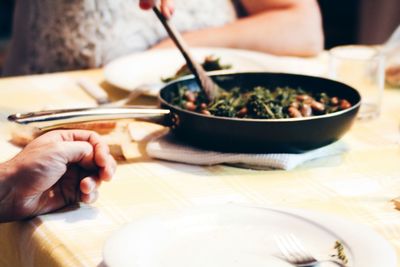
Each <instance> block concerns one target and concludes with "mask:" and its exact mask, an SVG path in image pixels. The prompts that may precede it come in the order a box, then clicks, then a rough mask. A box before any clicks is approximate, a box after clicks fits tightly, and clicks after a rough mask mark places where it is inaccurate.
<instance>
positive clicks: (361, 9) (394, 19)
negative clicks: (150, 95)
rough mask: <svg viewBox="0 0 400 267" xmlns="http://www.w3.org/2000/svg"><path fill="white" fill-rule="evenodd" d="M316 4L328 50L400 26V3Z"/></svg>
mask: <svg viewBox="0 0 400 267" xmlns="http://www.w3.org/2000/svg"><path fill="white" fill-rule="evenodd" d="M14 1H16V0H0V69H1V65H2V63H3V61H4V54H5V51H6V48H7V43H8V40H9V38H10V35H11V27H12V10H13V5H14ZM55 1H57V0H55ZM319 4H320V6H321V11H322V15H323V19H324V31H325V38H326V40H325V48H327V49H329V48H331V47H333V46H336V45H340V44H350V43H363V44H379V43H382V42H384V41H385V40H386V39H387V38H388V36H389V35H390V33H391V32H393V30H394V29H395V28H396V27H397V25H399V24H400V0H319Z"/></svg>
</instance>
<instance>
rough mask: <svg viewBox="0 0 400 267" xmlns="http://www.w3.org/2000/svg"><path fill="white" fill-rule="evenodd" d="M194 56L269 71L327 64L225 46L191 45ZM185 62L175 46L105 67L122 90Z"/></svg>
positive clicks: (305, 70) (154, 80) (312, 70)
mask: <svg viewBox="0 0 400 267" xmlns="http://www.w3.org/2000/svg"><path fill="white" fill-rule="evenodd" d="M191 50H192V53H193V56H194V57H195V59H196V60H198V61H199V62H203V61H204V58H205V57H206V56H208V55H214V56H216V57H219V58H220V59H221V63H222V64H229V65H231V66H232V69H231V71H235V72H242V71H270V72H287V73H297V74H307V75H314V76H322V75H324V74H325V69H326V66H325V64H324V63H323V62H322V61H321V59H320V58H310V59H308V58H297V57H278V56H273V55H269V54H265V53H259V52H252V51H247V50H240V49H228V48H192V49H191ZM183 64H184V59H183V57H182V56H181V54H180V53H179V51H178V50H177V49H160V50H153V51H147V52H142V53H136V54H132V55H128V56H124V57H121V58H119V59H116V60H114V61H112V62H110V63H109V64H107V65H106V66H105V67H104V76H105V79H106V81H107V82H108V83H110V84H112V85H114V86H116V87H119V88H121V89H124V90H129V91H131V90H133V89H135V88H137V87H139V86H141V85H143V84H152V85H154V84H159V85H162V83H161V78H165V77H169V76H172V75H174V74H175V73H176V71H177V70H178V69H179V68H180V67H181V66H182V65H183ZM152 87H155V88H153V89H152V90H151V91H150V92H149V94H150V95H157V93H158V90H159V88H160V87H161V86H152Z"/></svg>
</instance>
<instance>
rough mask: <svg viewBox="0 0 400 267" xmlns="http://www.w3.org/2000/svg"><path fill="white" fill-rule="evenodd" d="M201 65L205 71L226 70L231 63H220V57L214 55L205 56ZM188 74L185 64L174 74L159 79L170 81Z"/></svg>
mask: <svg viewBox="0 0 400 267" xmlns="http://www.w3.org/2000/svg"><path fill="white" fill-rule="evenodd" d="M201 65H202V66H203V68H204V70H205V71H214V70H226V69H230V68H232V66H231V65H223V64H221V62H220V58H217V57H214V56H207V57H206V58H205V59H204V62H203V63H202V64H201ZM189 74H191V72H190V70H189V68H188V67H187V65H186V64H185V65H183V66H182V67H181V68H180V69H179V70H178V71H177V72H176V73H175V75H174V76H171V77H167V78H162V79H161V80H162V81H163V82H170V81H173V80H176V79H178V78H180V77H182V76H185V75H189Z"/></svg>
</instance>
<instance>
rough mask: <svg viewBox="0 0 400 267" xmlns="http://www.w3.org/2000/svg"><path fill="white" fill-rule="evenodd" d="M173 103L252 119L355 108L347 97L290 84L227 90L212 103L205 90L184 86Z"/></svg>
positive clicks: (213, 113)
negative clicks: (269, 87) (292, 86)
mask: <svg viewBox="0 0 400 267" xmlns="http://www.w3.org/2000/svg"><path fill="white" fill-rule="evenodd" d="M171 103H172V104H173V105H176V106H179V107H181V108H183V109H186V110H189V111H195V112H199V113H202V114H205V115H214V116H220V117H236V118H251V119H284V118H301V117H310V116H316V115H323V114H328V113H332V112H336V111H340V110H344V109H348V108H350V107H351V104H350V102H349V101H347V100H346V99H340V98H338V97H337V96H333V97H331V96H328V95H327V94H326V93H323V92H322V93H321V92H319V93H312V92H307V91H305V90H303V89H301V88H297V89H295V88H290V87H277V88H275V89H272V90H271V89H268V88H265V87H262V86H257V87H254V88H250V89H249V88H239V87H236V88H233V89H232V90H229V91H223V92H222V93H221V95H220V96H219V97H217V98H216V99H215V100H214V101H212V102H211V103H209V102H208V100H207V97H206V96H205V94H204V93H203V92H202V91H199V92H193V91H189V90H188V88H187V87H180V88H179V89H178V90H177V92H176V93H175V94H174V95H173V97H172V101H171Z"/></svg>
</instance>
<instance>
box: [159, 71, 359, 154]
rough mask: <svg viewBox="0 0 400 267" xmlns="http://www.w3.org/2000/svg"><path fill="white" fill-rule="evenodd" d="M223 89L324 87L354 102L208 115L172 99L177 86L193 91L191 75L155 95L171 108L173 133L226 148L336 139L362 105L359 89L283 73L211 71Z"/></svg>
mask: <svg viewBox="0 0 400 267" xmlns="http://www.w3.org/2000/svg"><path fill="white" fill-rule="evenodd" d="M212 78H213V80H214V81H215V82H216V83H217V84H218V85H219V86H220V87H221V88H224V89H227V90H229V89H230V88H233V87H237V86H241V87H247V88H252V87H254V86H264V87H267V88H275V87H277V86H289V87H293V88H298V87H301V88H302V89H304V90H307V91H312V92H320V91H323V92H326V93H327V94H328V95H330V96H338V97H339V98H344V99H346V100H348V101H349V102H350V103H351V104H352V107H351V108H349V109H346V110H343V111H339V112H335V113H331V114H327V115H321V116H313V117H308V118H293V119H239V118H225V117H215V116H207V115H203V114H199V113H195V112H191V111H188V110H183V109H181V108H179V107H176V106H173V105H171V104H170V102H171V97H172V95H173V92H175V91H176V90H177V89H178V88H179V87H181V86H187V87H188V88H189V89H190V90H193V91H197V90H199V87H198V85H197V83H196V81H195V80H194V79H193V78H187V79H183V80H178V81H175V82H172V83H169V84H167V85H166V86H165V87H164V88H163V89H162V90H161V91H160V94H159V101H160V103H161V107H163V108H167V109H169V110H170V111H171V115H172V118H173V119H174V126H173V127H172V128H173V132H174V134H176V135H177V136H178V137H179V138H181V139H182V140H185V141H186V142H188V143H191V144H194V145H196V146H200V147H203V148H208V149H214V150H218V151H230V152H295V153H296V152H303V151H306V150H310V149H315V148H318V147H321V146H325V145H328V144H330V143H332V142H334V141H336V140H338V139H340V138H341V137H342V136H343V135H344V134H345V133H346V132H347V131H348V130H349V129H350V127H351V125H352V124H353V121H354V119H355V117H356V115H357V112H358V110H359V107H360V101H361V97H360V94H359V93H358V92H357V91H356V90H355V89H353V88H352V87H350V86H348V85H345V84H343V83H339V82H336V81H333V80H328V79H324V78H318V77H311V76H304V75H295V74H283V73H261V72H260V73H235V74H222V75H221V74H219V75H218V74H217V75H212Z"/></svg>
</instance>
